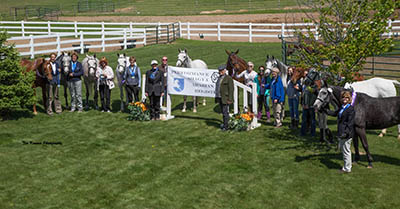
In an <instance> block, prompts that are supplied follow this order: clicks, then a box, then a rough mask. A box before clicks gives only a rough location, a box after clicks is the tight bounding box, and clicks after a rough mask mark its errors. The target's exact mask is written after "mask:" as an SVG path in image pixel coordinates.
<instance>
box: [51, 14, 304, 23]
mask: <svg viewBox="0 0 400 209" xmlns="http://www.w3.org/2000/svg"><path fill="white" fill-rule="evenodd" d="M304 17H306V15H305V14H304V13H279V14H241V15H194V16H97V17H86V16H77V17H60V19H59V20H60V21H83V22H93V21H96V22H101V21H105V22H178V21H181V22H230V23H237V22H242V23H245V22H253V23H293V22H300V21H301V20H302V18H304Z"/></svg>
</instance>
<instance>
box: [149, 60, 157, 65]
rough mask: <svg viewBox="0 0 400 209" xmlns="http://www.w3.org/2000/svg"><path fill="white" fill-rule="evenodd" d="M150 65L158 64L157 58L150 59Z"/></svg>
mask: <svg viewBox="0 0 400 209" xmlns="http://www.w3.org/2000/svg"><path fill="white" fill-rule="evenodd" d="M150 65H158V62H157V60H151V64H150Z"/></svg>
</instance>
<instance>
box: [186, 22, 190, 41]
mask: <svg viewBox="0 0 400 209" xmlns="http://www.w3.org/2000/svg"><path fill="white" fill-rule="evenodd" d="M186 28H187V32H186V33H187V38H188V39H189V40H190V22H188V23H187V27H186Z"/></svg>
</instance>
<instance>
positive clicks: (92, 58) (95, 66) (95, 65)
mask: <svg viewBox="0 0 400 209" xmlns="http://www.w3.org/2000/svg"><path fill="white" fill-rule="evenodd" d="M90 60H94V61H95V62H94V67H93V68H94V72H96V70H97V62H96V59H95V58H94V57H89V59H88V60H87V63H88V65H89V61H90ZM90 68H91V66H89V69H90Z"/></svg>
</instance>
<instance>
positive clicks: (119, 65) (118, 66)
mask: <svg viewBox="0 0 400 209" xmlns="http://www.w3.org/2000/svg"><path fill="white" fill-rule="evenodd" d="M124 63H125V66H124V65H121V64H119V62H118V65H117V71H118V69H119V68H120V67H122V68H123V69H125V67H126V59H125V61H124ZM96 64H97V63H96Z"/></svg>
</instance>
